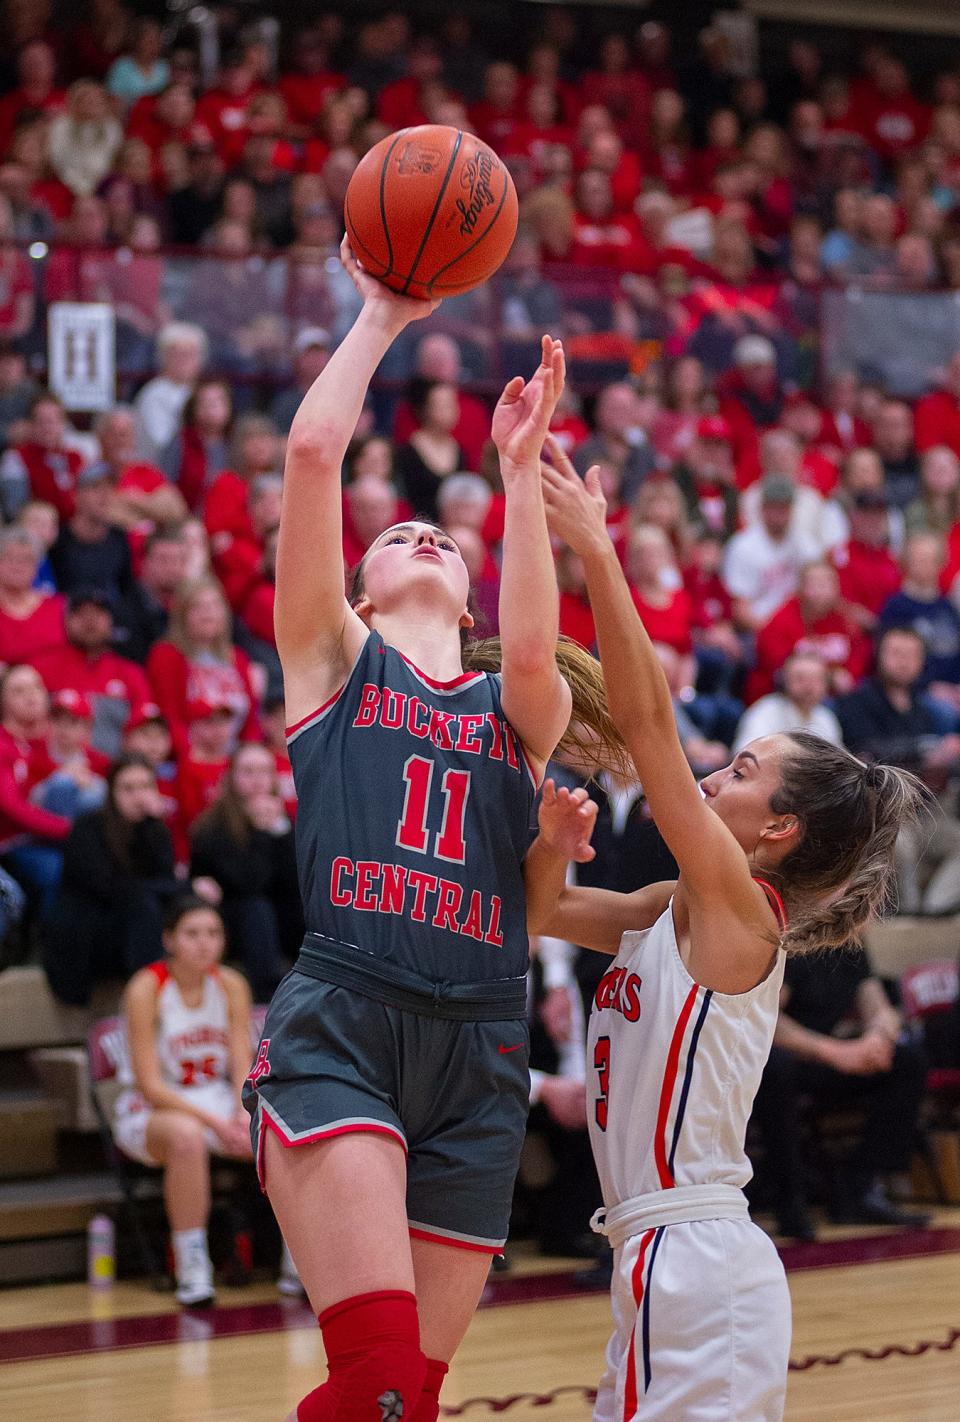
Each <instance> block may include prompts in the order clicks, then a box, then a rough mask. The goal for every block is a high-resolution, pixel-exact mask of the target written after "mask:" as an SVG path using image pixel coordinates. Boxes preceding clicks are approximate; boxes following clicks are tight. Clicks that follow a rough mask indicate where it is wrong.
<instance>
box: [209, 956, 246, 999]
mask: <svg viewBox="0 0 960 1422" xmlns="http://www.w3.org/2000/svg"><path fill="white" fill-rule="evenodd" d="M216 979H217V982H219V983H220V985H221V986H222V988H223V990H224V992H225V993H226V995H227V997H228V998H230V999H232V1000H235V1001H237V1002H249V1001H250V984H249V983H248V982H247V980H246V978H245V977H244V976H243V974H242V973H239V972H237V970H236V968H227V967H224V966H223V964H220V966H219V967H218V968H217V970H216Z"/></svg>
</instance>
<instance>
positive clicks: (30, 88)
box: [0, 40, 64, 154]
mask: <svg viewBox="0 0 960 1422" xmlns="http://www.w3.org/2000/svg"><path fill="white" fill-rule="evenodd" d="M55 72H56V59H55V56H54V53H53V50H52V49H51V48H50V46H49V45H48V44H45V43H44V41H43V40H34V41H33V42H32V43H30V44H25V45H24V46H23V48H22V49H21V51H20V53H19V54H18V55H17V79H18V80H19V83H18V85H17V87H16V88H15V89H13V90H11V92H10V93H9V94H4V96H3V98H2V99H0V154H5V153H6V151H7V146H8V145H9V143H10V140H11V138H12V137H13V133H14V130H15V129H16V128H18V127H19V126H20V124H22V123H24V122H26V121H28V120H30V119H33V118H37V117H38V116H40V115H41V114H52V113H56V112H57V110H58V109H61V108H63V103H64V95H63V91H62V90H61V89H58V88H57V87H56V83H55Z"/></svg>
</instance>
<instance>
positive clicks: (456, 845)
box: [396, 755, 470, 864]
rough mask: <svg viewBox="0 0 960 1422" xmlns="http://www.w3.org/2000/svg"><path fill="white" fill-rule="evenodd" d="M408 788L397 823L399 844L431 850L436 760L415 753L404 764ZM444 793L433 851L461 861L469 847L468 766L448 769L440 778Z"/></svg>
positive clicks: (419, 851) (422, 851)
mask: <svg viewBox="0 0 960 1422" xmlns="http://www.w3.org/2000/svg"><path fill="white" fill-rule="evenodd" d="M403 779H404V782H405V787H406V788H405V790H404V796H403V814H402V815H401V816H400V821H399V823H398V825H397V841H396V842H397V844H399V845H400V846H401V848H403V849H412V850H413V851H414V853H416V854H429V852H430V831H429V830H428V829H427V815H428V813H429V809H430V787H431V784H432V782H433V761H432V760H427V759H426V757H425V756H422V755H412V756H410V757H409V758H408V760H407V762H406V764H405V765H404V767H403ZM440 790H441V793H442V795H443V819H442V821H441V823H440V828H439V830H438V831H437V833H436V835H435V836H434V845H433V853H434V856H435V857H436V858H437V859H445V860H446V861H447V863H448V864H462V863H463V862H464V860H465V858H466V852H467V847H466V845H465V844H464V842H463V820H464V816H465V814H466V811H467V798H468V796H469V794H470V772H469V771H468V770H445V771H444V772H443V779H442V781H441V782H440Z"/></svg>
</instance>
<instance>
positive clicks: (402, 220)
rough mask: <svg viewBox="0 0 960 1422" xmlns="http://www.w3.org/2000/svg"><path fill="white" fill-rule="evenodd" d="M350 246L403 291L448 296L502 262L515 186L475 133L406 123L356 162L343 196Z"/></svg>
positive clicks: (513, 215)
mask: <svg viewBox="0 0 960 1422" xmlns="http://www.w3.org/2000/svg"><path fill="white" fill-rule="evenodd" d="M344 220H345V223H346V229H347V236H348V238H349V239H350V245H351V247H352V248H353V253H354V256H355V257H356V258H357V260H358V261H359V262H360V264H361V265H362V266H363V267H364V269H365V270H366V271H368V272H369V273H370V275H371V276H374V277H376V278H377V279H378V280H379V281H382V282H384V283H385V284H386V285H387V286H389V287H390V288H391V289H392V290H393V291H397V292H400V293H401V294H402V295H404V296H418V297H421V298H424V299H429V298H431V297H439V296H453V295H455V294H456V293H457V292H462V291H470V290H471V288H472V287H475V286H479V285H480V284H481V282H485V281H486V280H487V278H488V277H490V276H492V275H493V273H494V272H495V271H496V270H497V268H498V267H499V266H500V264H501V262H502V261H503V259H504V257H506V255H507V253H508V252H509V250H510V247H511V245H512V243H513V239H514V236H515V235H516V231H517V192H516V189H515V187H514V186H513V179H512V178H511V176H510V174H509V173H508V172H507V169H506V168H505V167H504V165H503V163H502V162H501V161H500V159H499V158H498V157H497V155H496V154H495V153H494V151H493V149H492V148H488V146H487V145H486V144H485V143H482V142H481V140H480V139H479V138H476V137H475V136H474V135H473V134H472V133H464V132H463V130H462V129H458V128H451V127H448V126H447V125H445V124H421V125H420V126H419V127H417V128H403V129H400V131H399V132H398V133H391V134H390V135H389V136H388V137H387V138H383V139H381V140H380V142H379V143H377V144H376V145H375V146H374V147H373V148H371V149H370V152H369V153H367V154H366V155H365V156H364V157H363V158H362V159H361V160H360V163H359V164H358V165H357V168H356V171H355V172H354V174H353V177H352V178H351V179H350V186H349V187H348V188H347V195H346V199H345V201H344Z"/></svg>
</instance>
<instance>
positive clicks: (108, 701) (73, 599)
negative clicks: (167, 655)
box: [32, 588, 150, 756]
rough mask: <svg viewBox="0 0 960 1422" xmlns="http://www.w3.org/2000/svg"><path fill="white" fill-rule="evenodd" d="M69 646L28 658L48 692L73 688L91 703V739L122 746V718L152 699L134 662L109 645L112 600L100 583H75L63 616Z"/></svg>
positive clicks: (112, 750) (115, 748)
mask: <svg viewBox="0 0 960 1422" xmlns="http://www.w3.org/2000/svg"><path fill="white" fill-rule="evenodd" d="M64 627H65V630H66V634H67V645H66V646H65V647H60V648H58V649H56V650H54V651H50V652H45V653H44V654H43V655H42V656H37V657H34V658H33V659H32V660H33V662H34V664H35V665H36V668H37V670H38V671H39V673H40V675H41V676H42V677H43V681H44V684H45V686H46V688H47V690H48V691H50V692H57V691H64V690H65V689H67V688H68V687H69V688H72V689H73V690H75V691H79V692H81V693H82V694H83V695H85V696H86V697H87V698H88V699H89V701H90V704H91V705H92V707H93V713H94V723H93V744H94V745H95V746H96V748H97V750H99V751H102V752H103V753H104V754H105V755H108V756H115V755H118V754H119V751H120V741H121V738H122V735H123V727H124V723H125V722H126V720H127V717H128V715H129V714H130V710H131V708H132V707H133V706H136V705H138V704H139V703H140V702H142V701H149V700H150V688H149V687H148V685H147V680H146V677H145V676H144V674H143V671H142V670H141V668H140V667H138V666H137V664H136V662H130V661H127V659H126V657H120V656H118V655H117V653H116V652H113V651H111V650H110V648H111V643H112V641H113V601H112V598H111V596H110V594H109V593H107V592H105V591H104V590H103V589H102V588H77V589H76V591H75V592H73V593H71V595H70V598H69V601H68V602H67V610H66V614H65V616H64Z"/></svg>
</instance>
